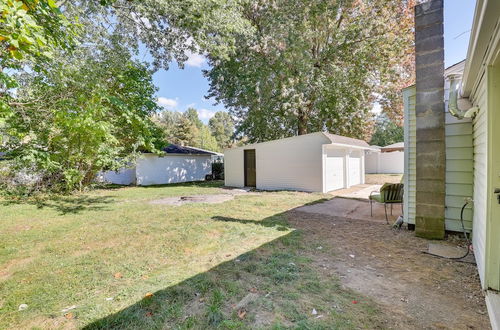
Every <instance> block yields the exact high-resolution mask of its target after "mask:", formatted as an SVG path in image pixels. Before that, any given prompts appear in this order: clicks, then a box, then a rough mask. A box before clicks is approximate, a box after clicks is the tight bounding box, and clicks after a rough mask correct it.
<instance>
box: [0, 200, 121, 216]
mask: <svg viewBox="0 0 500 330" xmlns="http://www.w3.org/2000/svg"><path fill="white" fill-rule="evenodd" d="M114 201H115V200H114V199H113V198H111V197H110V196H98V197H93V196H50V197H45V198H27V199H19V200H14V199H9V200H4V201H1V202H0V205H2V206H9V205H17V204H28V205H35V206H36V207H37V208H39V209H43V208H50V209H54V210H56V211H58V212H59V213H60V214H61V215H66V214H78V213H81V212H85V211H99V210H100V211H103V210H104V211H105V210H107V209H108V208H107V206H106V205H107V204H110V203H113V202H114Z"/></svg>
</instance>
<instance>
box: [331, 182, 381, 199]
mask: <svg viewBox="0 0 500 330" xmlns="http://www.w3.org/2000/svg"><path fill="white" fill-rule="evenodd" d="M381 187H382V185H381V184H359V185H356V186H353V187H351V188H349V189H341V190H336V191H332V192H331V193H330V194H332V195H334V196H338V197H345V198H355V199H365V200H368V197H369V196H370V194H371V193H372V192H374V191H380V188H381Z"/></svg>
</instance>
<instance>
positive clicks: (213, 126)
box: [208, 111, 234, 150]
mask: <svg viewBox="0 0 500 330" xmlns="http://www.w3.org/2000/svg"><path fill="white" fill-rule="evenodd" d="M208 127H210V131H211V132H212V135H213V136H214V137H215V139H216V140H217V144H218V146H219V149H220V150H224V149H225V148H228V147H230V146H231V145H232V139H233V135H234V120H233V118H231V115H230V114H229V113H227V112H225V111H217V112H216V113H215V115H214V116H213V117H212V118H210V120H209V121H208Z"/></svg>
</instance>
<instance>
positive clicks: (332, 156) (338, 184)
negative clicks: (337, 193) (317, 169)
mask: <svg viewBox="0 0 500 330" xmlns="http://www.w3.org/2000/svg"><path fill="white" fill-rule="evenodd" d="M344 158H345V156H344V153H343V152H342V151H340V150H339V151H337V150H329V151H327V157H326V163H325V180H326V191H331V190H336V189H342V188H344V186H345V183H344V172H345V168H344Z"/></svg>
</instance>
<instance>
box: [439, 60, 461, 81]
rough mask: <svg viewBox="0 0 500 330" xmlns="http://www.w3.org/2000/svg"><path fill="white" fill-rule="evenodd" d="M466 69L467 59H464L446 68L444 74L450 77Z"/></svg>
mask: <svg viewBox="0 0 500 330" xmlns="http://www.w3.org/2000/svg"><path fill="white" fill-rule="evenodd" d="M464 69H465V60H462V61H460V62H458V63H455V64H453V65H450V66H449V67H447V68H446V69H444V76H445V77H448V76H451V75H456V74H457V75H462V74H463V73H464Z"/></svg>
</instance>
